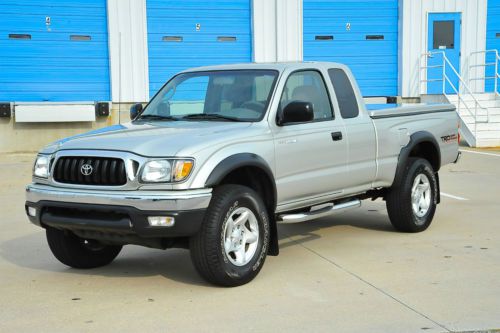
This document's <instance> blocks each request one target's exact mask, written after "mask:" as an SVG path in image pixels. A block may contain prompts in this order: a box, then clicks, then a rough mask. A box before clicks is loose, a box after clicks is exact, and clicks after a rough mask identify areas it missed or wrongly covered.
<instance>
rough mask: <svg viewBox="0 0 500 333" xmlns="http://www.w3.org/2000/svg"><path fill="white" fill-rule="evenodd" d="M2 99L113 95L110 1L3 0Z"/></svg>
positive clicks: (0, 24) (106, 97)
mask: <svg viewBox="0 0 500 333" xmlns="http://www.w3.org/2000/svg"><path fill="white" fill-rule="evenodd" d="M0 17H1V20H0V100H2V101H19V102H21V101H30V102H31V101H96V100H100V101H107V100H110V87H109V57H108V31H107V18H106V0H57V1H55V0H51V1H49V0H23V1H16V0H2V1H1V2H0Z"/></svg>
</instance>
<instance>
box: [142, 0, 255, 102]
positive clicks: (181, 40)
mask: <svg viewBox="0 0 500 333" xmlns="http://www.w3.org/2000/svg"><path fill="white" fill-rule="evenodd" d="M146 4H147V18H148V48H149V88H150V89H149V92H150V95H151V96H152V95H154V94H155V93H156V92H157V91H158V89H159V88H161V86H162V85H163V84H164V83H165V82H166V81H167V80H168V79H169V78H170V77H171V76H172V75H174V74H175V73H176V72H178V71H180V70H183V69H186V68H189V67H196V66H205V65H215V64H227V63H238V62H249V61H251V60H252V40H251V34H252V33H251V14H250V13H251V12H250V1H249V0H216V1H197V0H184V1H178V0H173V1H165V0H147V2H146Z"/></svg>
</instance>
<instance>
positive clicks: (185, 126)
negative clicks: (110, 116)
mask: <svg viewBox="0 0 500 333" xmlns="http://www.w3.org/2000/svg"><path fill="white" fill-rule="evenodd" d="M251 124H252V123H234V122H213V121H197V122H194V121H165V122H146V123H134V124H133V123H127V124H120V125H114V126H110V127H105V128H102V129H98V130H94V131H90V132H87V133H84V134H80V135H76V136H72V137H69V138H66V139H62V140H59V141H56V142H54V143H52V144H50V145H49V146H47V147H45V148H44V149H43V150H42V153H46V154H52V153H54V152H55V151H57V150H73V149H88V150H95V149H98V150H119V151H129V152H132V153H135V154H138V155H143V156H148V157H165V156H175V155H176V154H177V152H179V151H180V150H181V149H182V148H185V147H189V146H193V145H196V144H200V143H204V144H206V143H207V141H210V140H212V139H215V140H216V141H218V139H220V137H221V136H224V137H228V136H231V133H233V132H240V131H241V130H242V129H244V128H247V127H249V126H250V125H251ZM233 134H236V133H233Z"/></svg>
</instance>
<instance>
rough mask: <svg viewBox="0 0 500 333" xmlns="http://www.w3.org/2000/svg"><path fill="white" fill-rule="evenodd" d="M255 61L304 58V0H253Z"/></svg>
mask: <svg viewBox="0 0 500 333" xmlns="http://www.w3.org/2000/svg"><path fill="white" fill-rule="evenodd" d="M252 2H253V9H252V13H253V15H252V16H253V18H252V20H253V22H252V25H253V50H254V57H253V59H254V61H255V62H273V61H301V60H302V44H303V43H302V40H303V37H302V26H303V24H302V12H303V10H302V0H253V1H252Z"/></svg>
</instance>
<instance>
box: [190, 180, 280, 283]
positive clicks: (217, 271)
mask: <svg viewBox="0 0 500 333" xmlns="http://www.w3.org/2000/svg"><path fill="white" fill-rule="evenodd" d="M269 238H270V235H269V217H268V214H267V211H266V207H265V205H264V203H263V202H262V200H261V199H260V197H259V195H258V194H257V193H256V192H255V191H253V190H252V189H250V188H248V187H245V186H241V185H223V186H220V187H218V188H216V189H215V190H214V193H213V196H212V200H211V202H210V205H209V207H208V209H207V212H206V214H205V219H204V221H203V225H202V227H201V229H200V231H199V232H198V233H197V234H196V235H195V236H193V237H191V240H190V250H191V259H192V261H193V264H194V266H195V267H196V270H197V271H198V272H199V273H200V275H201V276H202V277H203V278H205V279H206V280H207V281H209V282H211V283H213V284H217V285H221V286H228V287H233V286H239V285H243V284H245V283H248V282H250V281H251V280H252V279H253V278H254V277H255V276H256V275H257V274H258V273H259V271H260V269H261V268H262V265H263V264H264V261H265V259H266V255H267V250H268V247H269Z"/></svg>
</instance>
